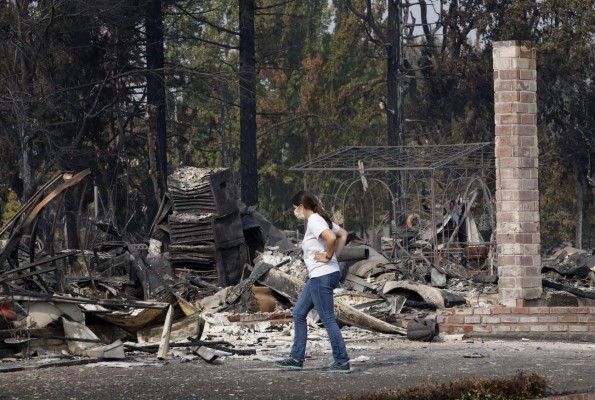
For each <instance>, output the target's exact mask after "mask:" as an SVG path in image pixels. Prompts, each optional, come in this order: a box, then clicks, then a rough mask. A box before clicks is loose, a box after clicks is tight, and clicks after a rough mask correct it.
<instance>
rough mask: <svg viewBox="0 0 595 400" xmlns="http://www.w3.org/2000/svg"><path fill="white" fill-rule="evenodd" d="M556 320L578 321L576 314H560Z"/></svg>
mask: <svg viewBox="0 0 595 400" xmlns="http://www.w3.org/2000/svg"><path fill="white" fill-rule="evenodd" d="M558 322H574V323H576V322H578V318H577V317H576V315H560V316H559V317H558Z"/></svg>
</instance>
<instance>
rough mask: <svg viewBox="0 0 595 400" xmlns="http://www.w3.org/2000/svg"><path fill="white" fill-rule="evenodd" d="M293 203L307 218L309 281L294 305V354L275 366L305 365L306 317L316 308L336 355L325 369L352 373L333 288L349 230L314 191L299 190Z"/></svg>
mask: <svg viewBox="0 0 595 400" xmlns="http://www.w3.org/2000/svg"><path fill="white" fill-rule="evenodd" d="M291 203H292V204H293V208H294V210H293V212H294V214H295V216H296V218H297V219H299V220H304V219H306V220H307V226H306V232H305V233H304V240H303V241H302V250H303V253H304V263H305V264H306V266H307V267H308V281H307V282H306V285H305V286H304V290H303V291H302V292H301V293H300V296H299V298H298V300H297V302H296V303H295V306H294V308H293V320H294V329H295V332H294V339H293V346H292V347H291V353H290V354H289V356H286V357H284V358H283V360H281V361H278V362H276V363H275V365H277V366H278V367H281V368H287V369H293V370H301V369H302V368H303V364H304V359H305V354H306V342H307V340H308V326H307V322H306V317H307V315H308V313H309V312H310V310H312V308H315V309H316V311H317V312H318V315H319V316H320V319H321V321H322V323H323V324H324V327H325V328H326V331H327V332H328V336H329V339H330V342H331V347H332V349H333V358H334V361H332V362H331V363H330V364H329V365H328V366H326V367H324V368H323V369H322V372H332V373H349V372H351V370H350V366H349V356H348V355H347V349H346V348H345V342H344V340H343V335H341V330H340V328H339V325H338V324H337V320H336V319H335V312H334V309H333V289H335V288H336V287H337V286H338V284H339V262H338V261H337V256H338V255H339V254H341V251H343V247H345V243H346V241H347V232H346V231H345V229H343V228H341V227H340V226H339V225H337V224H335V223H333V222H332V221H331V219H330V217H329V216H328V214H327V213H326V212H325V211H324V209H323V208H322V205H321V204H320V203H319V202H318V199H317V198H316V197H315V196H314V195H313V194H311V193H309V192H306V191H300V192H298V193H296V194H295V195H294V196H293V198H292V200H291Z"/></svg>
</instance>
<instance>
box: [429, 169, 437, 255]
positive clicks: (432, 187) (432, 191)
mask: <svg viewBox="0 0 595 400" xmlns="http://www.w3.org/2000/svg"><path fill="white" fill-rule="evenodd" d="M430 199H431V200H430V201H431V203H432V241H433V243H432V249H433V251H434V260H437V259H438V237H437V236H438V232H437V230H436V170H432V175H431V176H430Z"/></svg>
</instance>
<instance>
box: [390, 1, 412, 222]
mask: <svg viewBox="0 0 595 400" xmlns="http://www.w3.org/2000/svg"><path fill="white" fill-rule="evenodd" d="M387 38H388V39H389V43H387V44H386V55H387V60H386V61H387V65H386V71H387V77H386V78H387V109H386V119H387V120H386V125H387V134H388V145H389V146H403V143H404V136H405V118H404V115H403V113H404V92H405V89H404V87H403V85H404V79H403V78H404V74H405V71H404V65H405V63H404V54H403V21H402V13H401V4H400V0H390V1H389V2H388V32H387ZM406 179H407V176H406V173H405V172H397V173H396V174H395V175H394V176H393V177H392V179H391V182H390V188H391V191H392V193H394V196H395V199H396V200H395V201H396V208H397V210H399V211H400V217H399V218H397V217H398V216H396V215H393V216H392V219H393V220H395V221H396V223H397V225H401V224H402V223H403V222H404V220H405V213H406V209H407V204H406V197H407V196H406V187H407V185H406ZM391 201H392V199H391Z"/></svg>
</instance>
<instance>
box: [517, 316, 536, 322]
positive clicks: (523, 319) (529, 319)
mask: <svg viewBox="0 0 595 400" xmlns="http://www.w3.org/2000/svg"><path fill="white" fill-rule="evenodd" d="M538 318H539V317H538V316H537V315H532V316H527V317H520V318H519V322H520V323H522V324H535V323H537V322H538V321H539V320H538Z"/></svg>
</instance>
